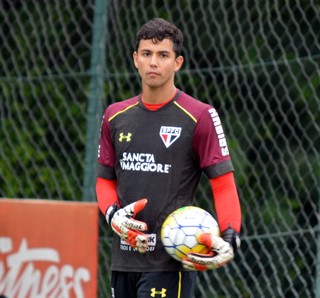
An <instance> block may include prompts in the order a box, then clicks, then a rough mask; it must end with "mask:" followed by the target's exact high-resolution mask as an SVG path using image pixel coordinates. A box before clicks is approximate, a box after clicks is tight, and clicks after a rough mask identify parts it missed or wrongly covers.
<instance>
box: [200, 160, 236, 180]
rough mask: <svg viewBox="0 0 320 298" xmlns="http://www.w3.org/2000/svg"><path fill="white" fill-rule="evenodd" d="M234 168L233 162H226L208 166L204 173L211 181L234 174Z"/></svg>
mask: <svg viewBox="0 0 320 298" xmlns="http://www.w3.org/2000/svg"><path fill="white" fill-rule="evenodd" d="M233 171H234V168H233V165H232V162H231V160H230V159H229V160H224V161H222V162H220V163H218V164H215V165H211V166H208V167H206V168H204V169H203V172H204V173H205V174H206V175H207V176H208V178H209V179H211V178H215V177H218V176H220V175H223V174H226V173H228V172H233Z"/></svg>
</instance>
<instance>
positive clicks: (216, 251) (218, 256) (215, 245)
mask: <svg viewBox="0 0 320 298" xmlns="http://www.w3.org/2000/svg"><path fill="white" fill-rule="evenodd" d="M224 234H225V235H224ZM197 238H198V241H199V243H202V244H204V245H206V246H207V247H209V248H211V251H210V252H209V253H207V254H199V253H189V254H188V255H187V257H186V258H185V259H183V261H182V264H183V267H184V268H186V269H189V270H198V271H204V270H208V269H216V268H219V267H221V266H222V265H224V264H226V263H228V262H230V261H231V260H232V259H233V258H234V255H235V250H236V249H237V248H239V247H240V239H239V235H238V233H237V232H236V231H235V230H233V229H231V228H229V229H227V230H226V231H225V232H224V233H223V234H222V237H219V236H214V235H210V234H207V233H202V234H199V235H198V237H197ZM223 238H225V240H224V239H223Z"/></svg>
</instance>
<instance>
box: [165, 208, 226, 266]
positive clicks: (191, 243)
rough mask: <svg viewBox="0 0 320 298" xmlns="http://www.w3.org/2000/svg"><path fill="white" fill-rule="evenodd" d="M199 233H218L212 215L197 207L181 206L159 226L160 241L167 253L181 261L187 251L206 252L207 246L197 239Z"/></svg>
mask: <svg viewBox="0 0 320 298" xmlns="http://www.w3.org/2000/svg"><path fill="white" fill-rule="evenodd" d="M199 233H210V234H212V235H217V236H218V235H219V234H220V232H219V226H218V223H217V222H216V220H215V219H214V218H213V216H212V215H211V214H210V213H209V212H207V211H206V210H203V209H201V208H199V207H195V206H185V207H181V208H179V209H177V210H175V211H174V212H172V213H171V214H169V216H168V217H167V218H166V220H165V221H164V222H163V224H162V227H161V241H162V244H163V246H164V248H165V250H166V251H167V253H168V254H169V255H170V256H171V257H173V258H174V259H176V260H178V261H181V260H182V259H183V258H184V257H185V256H186V255H187V254H188V253H190V252H194V253H208V252H209V250H210V249H209V248H208V247H207V246H205V245H203V244H200V243H199V242H198V240H197V237H196V236H197V235H198V234H199Z"/></svg>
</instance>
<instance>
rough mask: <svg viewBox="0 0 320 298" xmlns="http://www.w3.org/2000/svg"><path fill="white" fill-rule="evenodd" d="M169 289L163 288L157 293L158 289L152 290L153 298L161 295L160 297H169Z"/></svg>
mask: <svg viewBox="0 0 320 298" xmlns="http://www.w3.org/2000/svg"><path fill="white" fill-rule="evenodd" d="M166 292H167V289H164V288H162V289H161V291H156V288H152V289H151V295H150V296H151V297H156V295H161V296H160V297H167V294H166Z"/></svg>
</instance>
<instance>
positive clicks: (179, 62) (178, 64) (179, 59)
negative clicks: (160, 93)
mask: <svg viewBox="0 0 320 298" xmlns="http://www.w3.org/2000/svg"><path fill="white" fill-rule="evenodd" d="M183 61H184V58H183V56H178V57H177V58H176V62H175V68H174V71H175V72H177V71H179V69H180V68H181V66H182V64H183Z"/></svg>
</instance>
